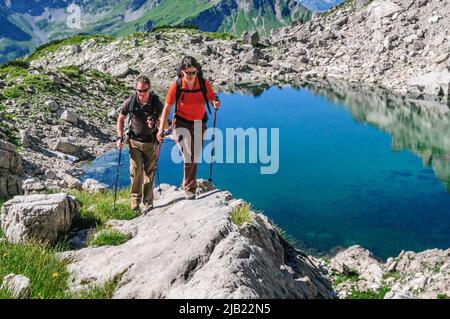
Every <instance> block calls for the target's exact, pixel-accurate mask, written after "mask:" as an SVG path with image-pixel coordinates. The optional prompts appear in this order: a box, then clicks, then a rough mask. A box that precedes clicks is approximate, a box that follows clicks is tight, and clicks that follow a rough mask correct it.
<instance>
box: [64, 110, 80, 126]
mask: <svg viewBox="0 0 450 319" xmlns="http://www.w3.org/2000/svg"><path fill="white" fill-rule="evenodd" d="M61 119H62V120H64V121H66V122H69V123H72V124H77V123H78V115H77V114H76V113H75V112H72V111H69V110H65V111H64V112H63V113H62V114H61Z"/></svg>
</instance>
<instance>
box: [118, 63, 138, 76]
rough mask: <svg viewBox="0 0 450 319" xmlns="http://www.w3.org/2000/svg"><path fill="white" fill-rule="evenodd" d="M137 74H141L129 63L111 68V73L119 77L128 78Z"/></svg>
mask: <svg viewBox="0 0 450 319" xmlns="http://www.w3.org/2000/svg"><path fill="white" fill-rule="evenodd" d="M136 74H139V72H138V71H136V70H133V69H131V68H130V67H129V66H128V64H127V63H122V64H119V65H116V66H114V67H113V68H112V69H111V75H112V76H115V77H117V78H126V77H127V76H129V75H136Z"/></svg>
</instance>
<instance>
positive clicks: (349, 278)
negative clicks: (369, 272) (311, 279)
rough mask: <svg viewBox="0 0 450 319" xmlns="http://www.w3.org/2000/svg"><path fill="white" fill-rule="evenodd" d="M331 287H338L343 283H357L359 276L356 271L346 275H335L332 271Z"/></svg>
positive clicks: (353, 270)
mask: <svg viewBox="0 0 450 319" xmlns="http://www.w3.org/2000/svg"><path fill="white" fill-rule="evenodd" d="M333 276H334V280H333V286H338V285H340V284H342V283H344V282H358V281H360V280H361V278H360V275H359V273H358V271H357V270H356V269H352V270H350V271H348V272H347V273H337V272H336V271H335V270H334V271H333Z"/></svg>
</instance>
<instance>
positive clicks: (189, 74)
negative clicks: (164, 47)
mask: <svg viewBox="0 0 450 319" xmlns="http://www.w3.org/2000/svg"><path fill="white" fill-rule="evenodd" d="M184 73H186V75H187V76H195V75H197V71H194V72H188V71H184Z"/></svg>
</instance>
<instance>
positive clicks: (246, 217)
mask: <svg viewBox="0 0 450 319" xmlns="http://www.w3.org/2000/svg"><path fill="white" fill-rule="evenodd" d="M250 211H251V206H250V205H249V204H244V205H239V206H237V207H235V208H233V210H232V211H231V214H230V217H231V221H232V222H233V223H234V224H235V225H237V226H239V227H240V226H242V225H243V224H244V223H247V222H251V221H252V217H251V215H250Z"/></svg>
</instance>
